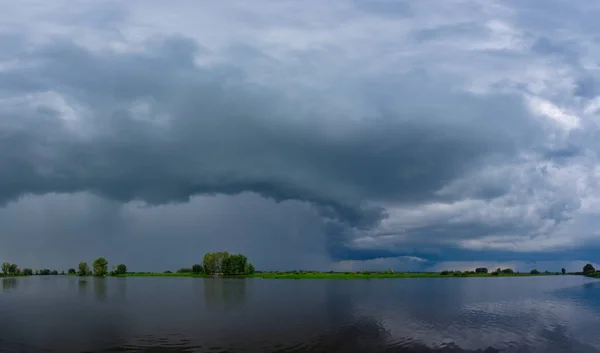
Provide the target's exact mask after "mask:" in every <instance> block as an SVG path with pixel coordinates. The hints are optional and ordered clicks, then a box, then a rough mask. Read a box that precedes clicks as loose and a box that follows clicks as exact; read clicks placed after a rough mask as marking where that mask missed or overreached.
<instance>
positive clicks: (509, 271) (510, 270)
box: [502, 268, 515, 274]
mask: <svg viewBox="0 0 600 353" xmlns="http://www.w3.org/2000/svg"><path fill="white" fill-rule="evenodd" d="M502 273H504V274H512V273H515V271H513V270H512V268H505V269H504V270H502Z"/></svg>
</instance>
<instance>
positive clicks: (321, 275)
mask: <svg viewBox="0 0 600 353" xmlns="http://www.w3.org/2000/svg"><path fill="white" fill-rule="evenodd" d="M555 275H556V274H555V273H549V274H545V273H540V274H530V273H511V274H491V273H472V274H471V273H469V274H464V273H461V274H457V275H453V274H451V275H444V274H441V273H439V272H392V273H389V272H375V273H339V272H337V273H336V272H333V273H331V272H307V273H293V272H292V273H289V272H284V273H273V272H269V273H265V272H263V273H255V274H252V275H249V276H248V277H253V278H264V279H378V278H461V277H462V278H464V277H531V276H555Z"/></svg>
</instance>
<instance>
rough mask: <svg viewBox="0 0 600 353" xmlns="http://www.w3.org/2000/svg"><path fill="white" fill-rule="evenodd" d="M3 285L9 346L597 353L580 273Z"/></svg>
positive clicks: (62, 280) (594, 300)
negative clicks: (418, 277)
mask: <svg viewBox="0 0 600 353" xmlns="http://www.w3.org/2000/svg"><path fill="white" fill-rule="evenodd" d="M24 283H27V284H26V285H23V284H24ZM3 288H4V292H7V293H6V294H8V295H0V327H2V328H3V329H2V330H0V351H2V352H5V351H9V352H10V351H15V352H16V351H19V352H21V351H23V352H28V351H31V352H37V351H44V350H45V351H50V352H81V351H87V352H116V351H119V352H124V351H131V352H145V351H148V352H219V351H221V352H225V351H236V352H237V351H248V352H396V351H397V352H480V353H481V352H485V353H493V352H549V353H553V352H557V353H558V352H561V353H562V352H577V353H598V352H600V338H599V337H598V334H597V327H598V326H597V325H598V323H599V322H600V301H599V299H598V298H600V281H594V280H590V279H585V278H583V277H573V276H559V277H546V278H544V277H539V278H529V279H525V280H523V279H521V278H496V279H481V278H464V279H462V278H461V279H439V280H438V279H414V280H411V279H399V280H373V281H343V280H342V281H327V280H315V281H311V280H301V281H286V280H260V279H199V278H86V279H74V278H72V277H56V278H52V279H51V280H47V281H43V280H41V279H40V278H26V279H22V278H18V279H15V278H8V279H6V278H5V279H3ZM8 291H10V293H8ZM65 332H66V333H68V335H67V336H65ZM65 337H68V339H67V338H65Z"/></svg>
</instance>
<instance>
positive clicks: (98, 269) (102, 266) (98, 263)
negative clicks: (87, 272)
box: [92, 257, 108, 276]
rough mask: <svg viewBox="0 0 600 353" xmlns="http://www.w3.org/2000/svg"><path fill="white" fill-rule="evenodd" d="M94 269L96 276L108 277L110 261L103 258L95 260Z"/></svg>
mask: <svg viewBox="0 0 600 353" xmlns="http://www.w3.org/2000/svg"><path fill="white" fill-rule="evenodd" d="M92 267H93V268H94V276H106V274H107V273H108V261H106V259H105V258H103V257H99V258H97V259H96V260H94V263H93V264H92Z"/></svg>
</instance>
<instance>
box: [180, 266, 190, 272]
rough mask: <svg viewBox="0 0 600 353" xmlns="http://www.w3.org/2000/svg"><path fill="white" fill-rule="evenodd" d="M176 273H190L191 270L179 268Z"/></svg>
mask: <svg viewBox="0 0 600 353" xmlns="http://www.w3.org/2000/svg"><path fill="white" fill-rule="evenodd" d="M177 273H192V269H191V268H186V267H183V268H180V269H179V270H177Z"/></svg>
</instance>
